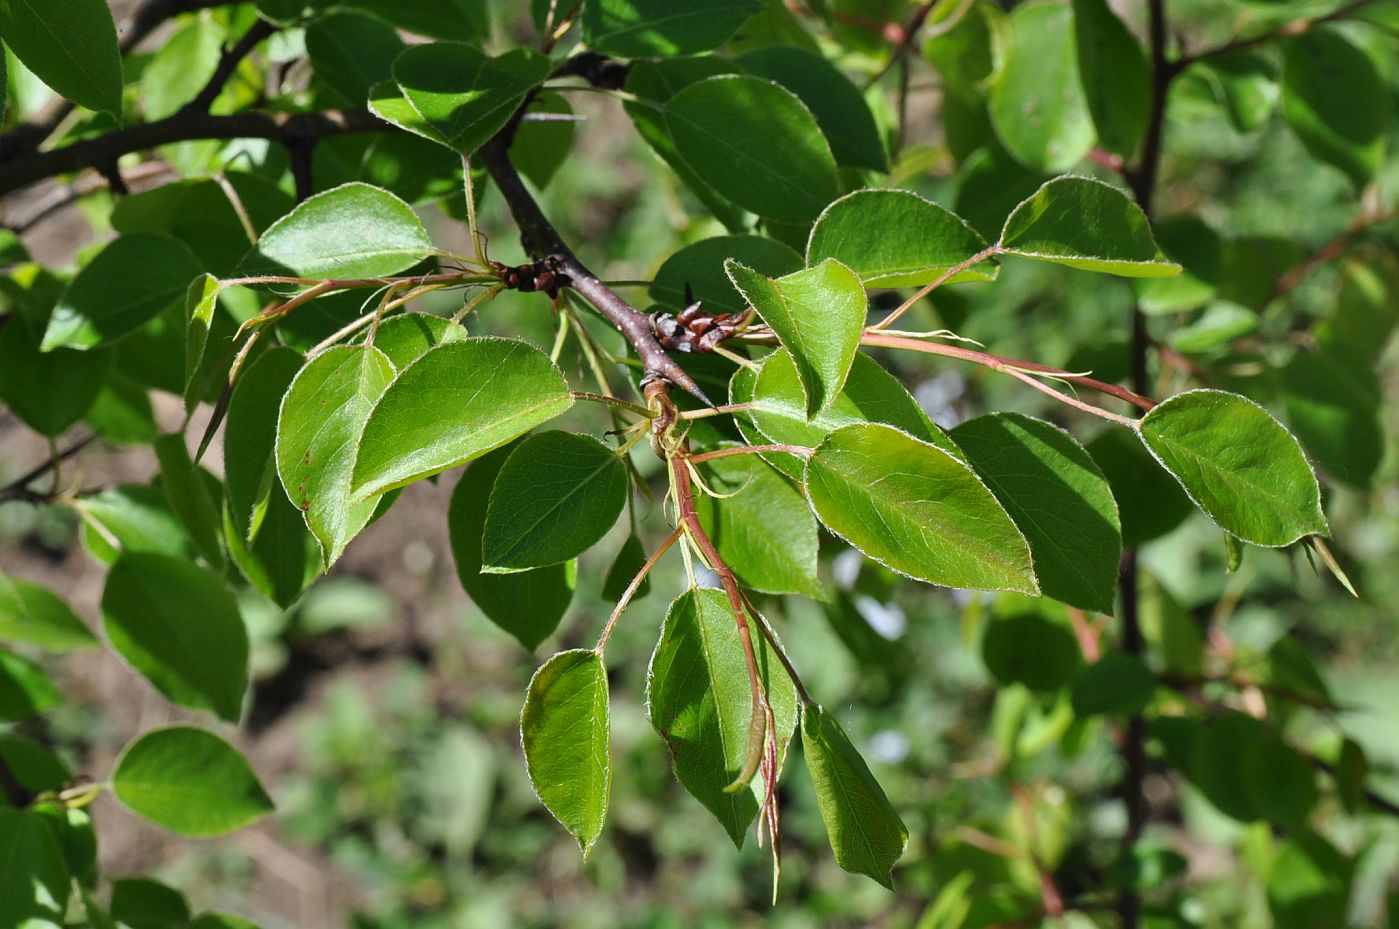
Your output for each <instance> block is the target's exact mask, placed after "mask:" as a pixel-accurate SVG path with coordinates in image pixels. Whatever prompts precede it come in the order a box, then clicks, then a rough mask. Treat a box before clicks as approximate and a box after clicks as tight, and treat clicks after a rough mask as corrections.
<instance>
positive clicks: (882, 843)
mask: <svg viewBox="0 0 1399 929" xmlns="http://www.w3.org/2000/svg"><path fill="white" fill-rule="evenodd" d="M802 757H803V758H804V759H805V761H806V769H807V771H809V772H810V773H811V783H812V786H814V787H815V788H816V805H817V806H818V807H820V809H821V819H822V820H824V821H825V823H826V834H827V835H828V836H829V837H830V840H831V850H832V851H834V852H835V856H836V863H837V864H839V865H840V866H841V867H842V868H844V869H845V870H846V871H850V872H852V873H855V874H865V875H868V876H870V877H872V878H874V879H875V880H876V881H878V882H879V883H881V884H883V885H884V886H885V887H888V888H889V889H890V890H892V889H893V887H894V864H895V863H896V862H897V861H898V860H899V859H900V858H901V857H903V853H904V849H906V848H907V847H908V827H906V826H905V825H904V824H903V820H902V819H900V818H899V814H898V813H897V812H895V811H894V807H893V805H892V804H890V803H889V798H888V797H887V796H885V795H884V789H883V788H882V787H880V786H879V782H878V781H876V780H875V779H874V775H873V774H871V773H870V769H869V766H868V765H866V764H865V760H864V759H863V758H861V757H860V753H859V752H857V751H856V750H855V746H853V745H851V744H850V739H849V737H847V736H846V734H845V731H844V730H843V729H841V727H840V723H838V722H836V720H835V717H833V716H832V715H831V714H830V713H828V712H826V710H825V709H824V708H822V707H819V706H814V705H807V706H805V707H803V708H802Z"/></svg>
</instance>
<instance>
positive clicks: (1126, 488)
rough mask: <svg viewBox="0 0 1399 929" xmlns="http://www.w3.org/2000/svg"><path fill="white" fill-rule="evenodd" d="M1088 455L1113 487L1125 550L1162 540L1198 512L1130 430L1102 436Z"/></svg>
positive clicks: (1111, 430) (1116, 431) (1090, 444)
mask: <svg viewBox="0 0 1399 929" xmlns="http://www.w3.org/2000/svg"><path fill="white" fill-rule="evenodd" d="M1088 453H1089V454H1090V455H1092V456H1093V461H1094V462H1096V463H1097V465H1098V467H1099V468H1100V469H1101V470H1102V472H1103V474H1104V475H1105V476H1106V477H1107V480H1108V484H1109V485H1111V487H1112V495H1113V498H1114V499H1115V500H1116V501H1117V512H1118V516H1119V518H1120V519H1121V521H1122V545H1123V547H1124V548H1136V547H1138V546H1141V545H1144V544H1146V543H1147V542H1150V541H1151V540H1152V539H1159V538H1160V537H1161V536H1163V535H1166V534H1167V533H1168V532H1170V531H1171V530H1173V529H1175V528H1176V527H1177V526H1179V525H1180V524H1181V523H1183V522H1185V519H1186V517H1188V516H1189V515H1190V514H1191V513H1193V512H1194V511H1195V508H1194V506H1193V505H1192V504H1191V503H1190V498H1189V497H1187V496H1186V495H1185V491H1183V490H1181V487H1180V484H1178V483H1176V481H1175V479H1174V478H1172V477H1171V475H1170V474H1169V473H1168V472H1167V471H1166V470H1165V469H1164V468H1162V467H1161V466H1160V465H1159V464H1157V462H1156V459H1154V458H1152V457H1151V453H1150V452H1148V451H1147V450H1146V449H1145V448H1144V447H1142V443H1141V442H1139V441H1138V440H1137V438H1136V436H1134V435H1132V434H1131V433H1129V432H1128V431H1127V430H1125V429H1109V430H1106V431H1104V432H1100V433H1099V434H1098V436H1097V438H1095V439H1094V440H1093V441H1092V442H1090V443H1089V444H1088Z"/></svg>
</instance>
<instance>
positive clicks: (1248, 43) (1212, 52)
mask: <svg viewBox="0 0 1399 929" xmlns="http://www.w3.org/2000/svg"><path fill="white" fill-rule="evenodd" d="M1375 2H1376V0H1351V2H1350V3H1347V4H1346V5H1344V6H1341V7H1337V8H1336V9H1334V10H1332V11H1331V12H1330V13H1327V14H1326V15H1324V16H1318V17H1317V18H1315V19H1294V20H1292V21H1291V22H1288V23H1284V24H1282V25H1281V26H1279V27H1278V28H1276V29H1272V30H1269V31H1268V32H1263V33H1260V34H1258V35H1253V36H1248V37H1246V38H1242V39H1234V40H1233V41H1230V42H1225V43H1224V44H1223V45H1219V46H1216V47H1214V48H1208V49H1204V50H1203V51H1199V52H1196V53H1194V54H1192V55H1182V56H1181V57H1180V58H1179V59H1177V60H1176V61H1174V62H1172V63H1171V68H1172V70H1173V71H1175V72H1180V71H1183V70H1185V69H1186V68H1188V67H1189V66H1190V65H1192V64H1194V63H1195V62H1197V61H1203V60H1205V59H1207V58H1218V57H1220V56H1221V55H1229V54H1232V53H1234V52H1241V51H1244V50H1246V49H1250V48H1255V47H1257V46H1259V45H1267V44H1268V43H1269V42H1276V41H1277V40H1279V39H1287V38H1292V37H1293V36H1299V35H1301V34H1302V33H1304V32H1309V31H1310V30H1312V29H1314V28H1315V27H1317V26H1320V25H1321V24H1323V23H1330V22H1335V21H1336V20H1340V19H1347V18H1348V17H1350V15H1351V14H1352V13H1356V12H1359V11H1360V10H1362V9H1364V8H1365V7H1367V6H1370V5H1372V4H1373V3H1375Z"/></svg>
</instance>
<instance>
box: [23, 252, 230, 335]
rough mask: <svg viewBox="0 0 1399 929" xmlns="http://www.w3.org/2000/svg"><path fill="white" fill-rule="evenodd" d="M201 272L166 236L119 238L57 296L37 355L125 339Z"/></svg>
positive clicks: (191, 256) (182, 293) (183, 291)
mask: <svg viewBox="0 0 1399 929" xmlns="http://www.w3.org/2000/svg"><path fill="white" fill-rule="evenodd" d="M203 270H204V269H203V267H202V266H201V265H200V263H199V260H198V259H197V258H195V257H194V254H193V253H192V252H190V250H189V249H188V248H186V247H185V245H184V243H182V242H179V241H176V240H175V239H172V238H169V237H168V236H160V235H146V234H136V235H124V236H121V237H120V238H118V239H115V240H114V241H112V242H111V244H109V245H107V247H106V248H104V249H102V251H100V252H98V254H97V256H96V257H95V258H93V259H92V261H90V262H88V263H87V265H86V266H85V267H84V268H83V269H82V270H81V271H79V272H78V276H77V277H75V278H73V282H72V283H71V284H69V285H68V289H67V290H65V291H64V292H63V296H62V297H60V298H59V301H58V305H57V306H55V307H54V309H53V316H51V317H50V318H49V325H48V329H47V330H46V331H45V332H44V339H43V343H42V344H41V346H40V350H41V351H45V352H47V351H52V350H53V349H55V348H61V347H70V348H80V349H81V348H93V347H95V346H98V345H106V344H108V343H110V342H113V341H115V340H117V339H119V338H121V337H122V336H124V335H129V334H130V333H132V332H135V331H136V330H137V329H139V328H141V327H142V326H143V325H145V324H146V323H148V322H150V321H151V320H152V319H154V318H155V317H157V316H159V315H160V313H161V311H162V310H164V309H165V308H166V307H168V306H170V305H171V304H172V303H175V302H176V301H178V300H179V299H180V298H182V297H184V296H185V295H186V293H187V292H188V291H189V289H190V281H191V280H193V279H194V278H197V277H198V276H199V275H200V274H201V273H202V272H203Z"/></svg>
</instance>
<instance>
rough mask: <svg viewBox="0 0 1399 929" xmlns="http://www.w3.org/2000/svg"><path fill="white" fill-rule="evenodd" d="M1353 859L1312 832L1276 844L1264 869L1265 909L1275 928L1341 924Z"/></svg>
mask: <svg viewBox="0 0 1399 929" xmlns="http://www.w3.org/2000/svg"><path fill="white" fill-rule="evenodd" d="M1354 873H1355V862H1354V861H1352V860H1351V859H1349V858H1347V857H1346V856H1345V855H1343V854H1341V852H1340V851H1339V850H1338V849H1337V848H1336V847H1335V846H1334V845H1332V844H1331V843H1330V842H1328V841H1326V839H1324V838H1322V837H1321V836H1319V835H1317V834H1316V833H1314V832H1310V831H1303V832H1301V833H1300V834H1296V835H1294V837H1293V838H1292V839H1291V840H1290V841H1286V842H1282V843H1280V844H1279V845H1278V846H1277V848H1276V854H1275V855H1274V856H1273V859H1272V865H1271V867H1270V868H1269V869H1268V878H1267V891H1268V909H1269V910H1271V913H1272V918H1273V925H1274V926H1276V927H1277V929H1317V927H1322V926H1343V925H1345V924H1346V917H1347V914H1348V912H1349V911H1350V907H1351V878H1352V875H1353V874H1354Z"/></svg>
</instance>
